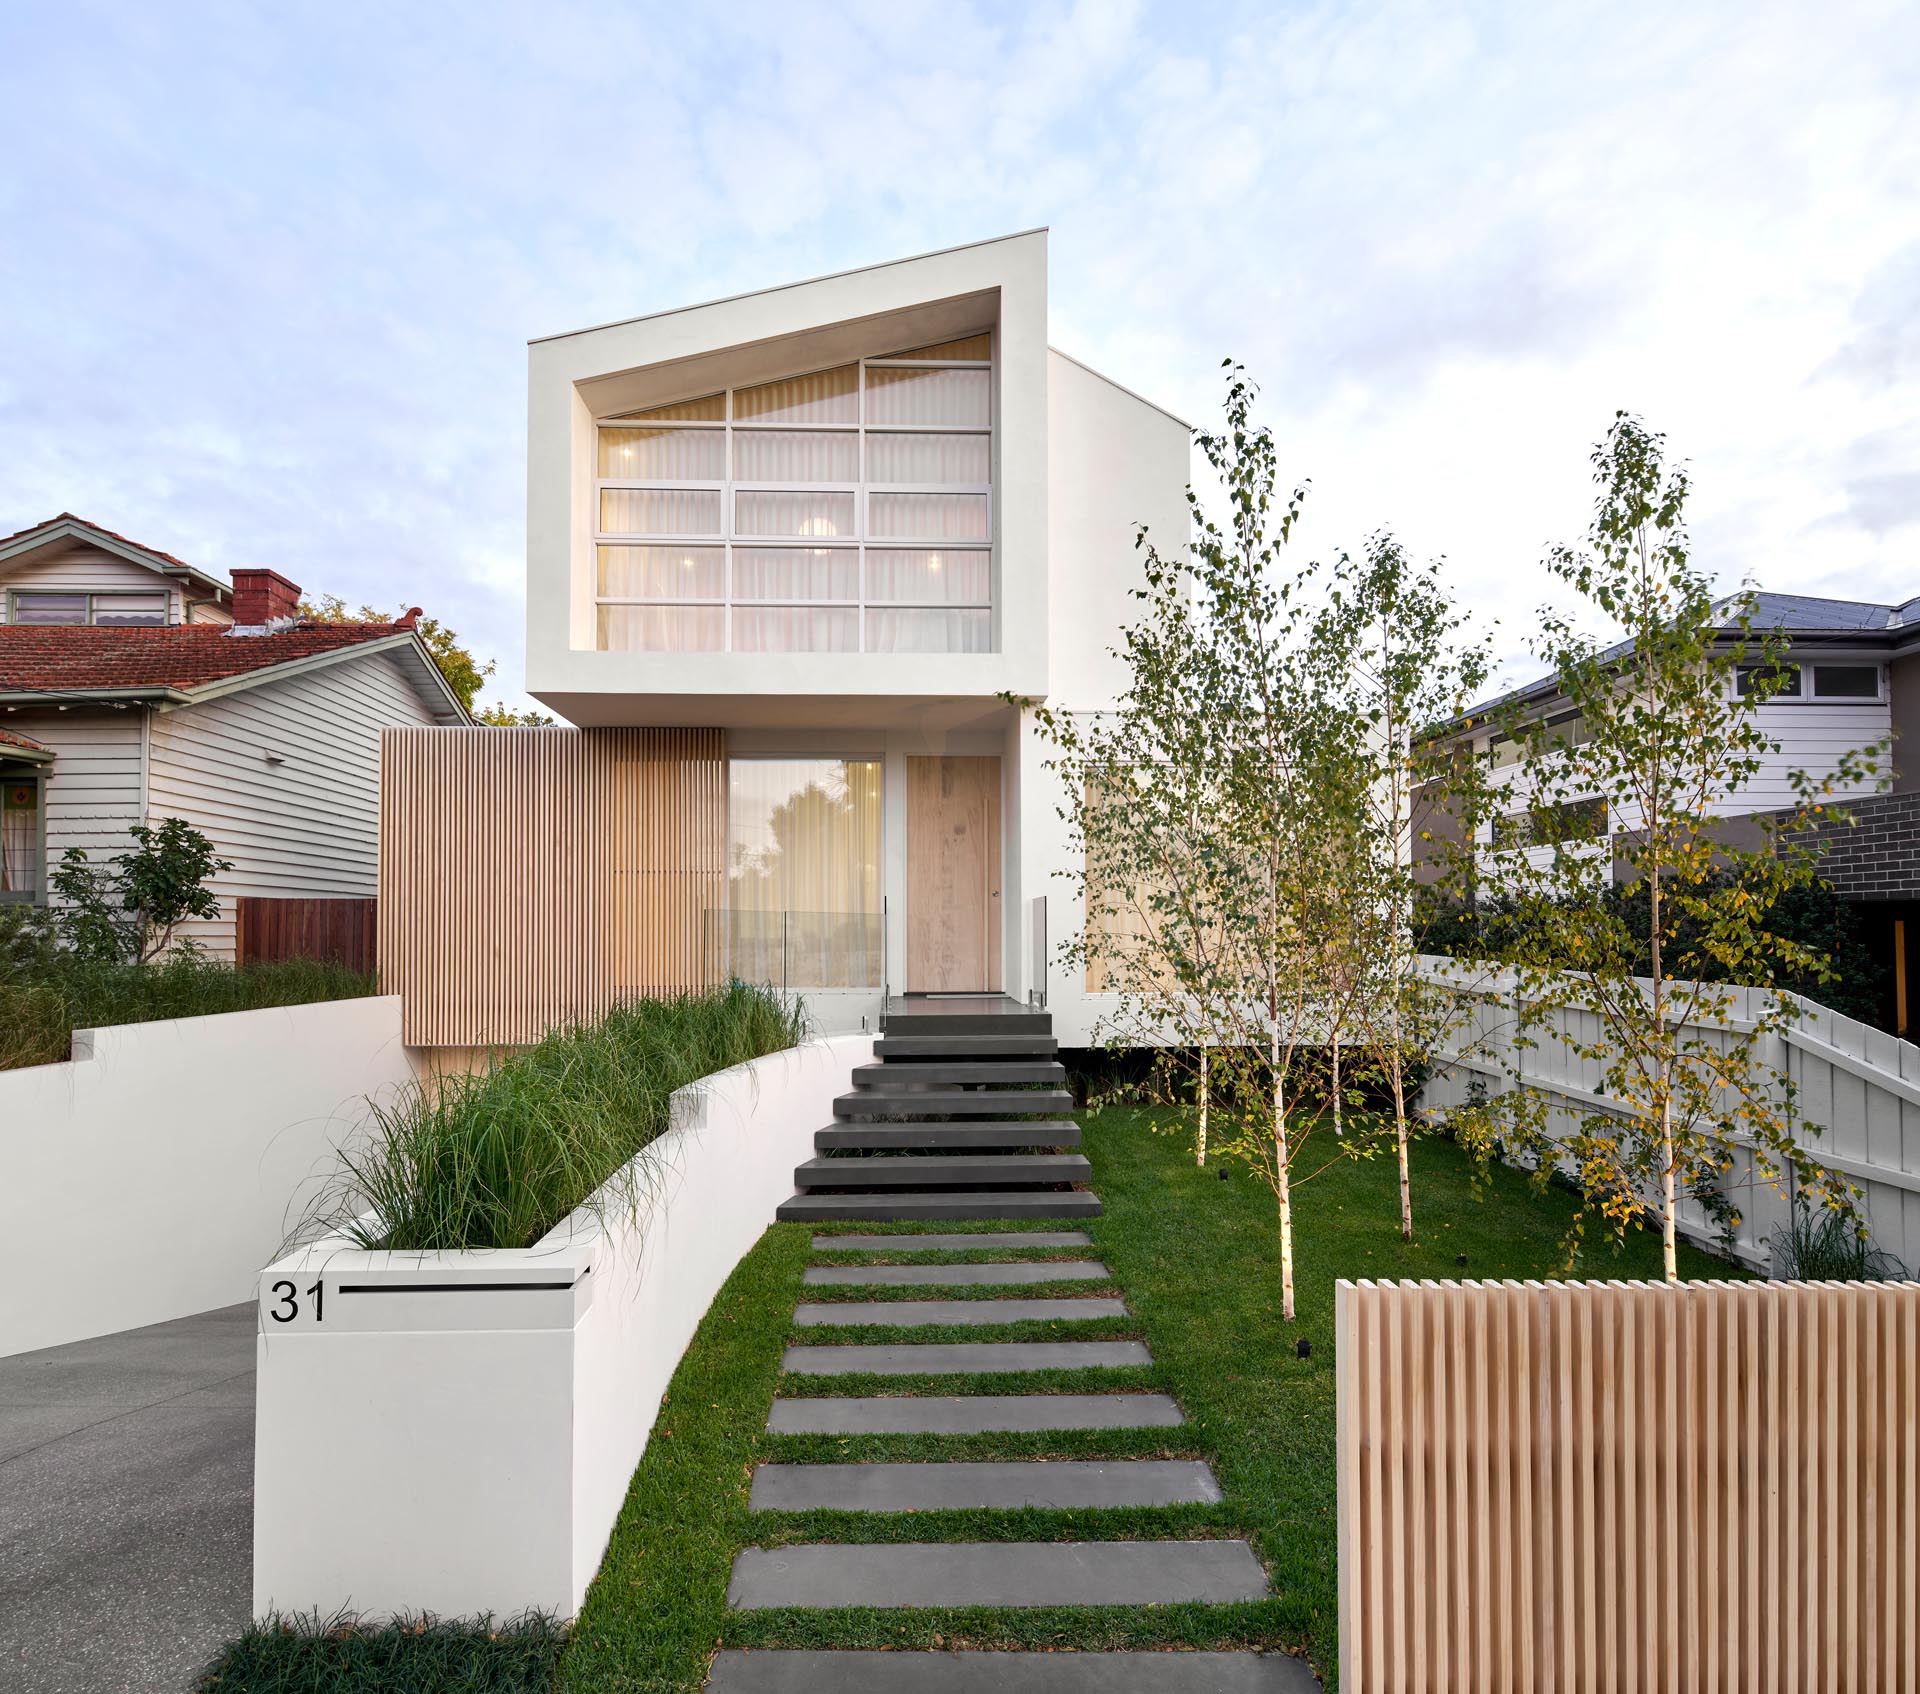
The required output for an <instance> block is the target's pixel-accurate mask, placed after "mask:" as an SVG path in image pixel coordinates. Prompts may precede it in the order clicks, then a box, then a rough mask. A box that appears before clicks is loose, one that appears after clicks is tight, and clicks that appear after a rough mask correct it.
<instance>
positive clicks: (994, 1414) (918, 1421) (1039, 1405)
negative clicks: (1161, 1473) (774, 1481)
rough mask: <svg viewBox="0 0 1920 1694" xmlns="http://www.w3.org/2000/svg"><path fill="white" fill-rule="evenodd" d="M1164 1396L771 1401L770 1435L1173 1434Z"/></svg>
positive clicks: (1175, 1416) (1171, 1408) (1172, 1409)
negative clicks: (1149, 1431) (1123, 1431)
mask: <svg viewBox="0 0 1920 1694" xmlns="http://www.w3.org/2000/svg"><path fill="white" fill-rule="evenodd" d="M1185 1422H1186V1419H1185V1418H1184V1417H1182V1416H1181V1415H1180V1408H1179V1407H1178V1406H1177V1405H1175V1404H1174V1402H1173V1401H1172V1400H1171V1399H1170V1398H1169V1397H1168V1396H1167V1395H1165V1394H863V1395H860V1396H857V1397H842V1396H839V1395H833V1396H826V1395H822V1396H819V1397H817V1398H815V1397H805V1398H796V1399H785V1400H775V1401H774V1403H773V1410H772V1412H771V1413H770V1414H769V1416H768V1418H767V1430H768V1432H769V1433H770V1434H774V1435H985V1434H990V1433H993V1432H996V1431H1004V1430H1032V1429H1172V1428H1173V1427H1175V1426H1176V1425H1178V1424H1183V1423H1185Z"/></svg>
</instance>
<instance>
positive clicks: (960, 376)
mask: <svg viewBox="0 0 1920 1694" xmlns="http://www.w3.org/2000/svg"><path fill="white" fill-rule="evenodd" d="M992 375H993V373H992V372H991V371H902V370H889V369H887V368H886V367H885V366H881V367H879V368H878V369H870V370H869V371H868V372H867V423H868V426H869V427H881V426H885V425H887V424H946V425H953V424H963V425H968V424H970V425H975V426H978V427H981V428H984V427H985V426H986V425H987V423H988V422H989V421H991V416H992V407H993V400H992V385H991V382H990V379H991V377H992Z"/></svg>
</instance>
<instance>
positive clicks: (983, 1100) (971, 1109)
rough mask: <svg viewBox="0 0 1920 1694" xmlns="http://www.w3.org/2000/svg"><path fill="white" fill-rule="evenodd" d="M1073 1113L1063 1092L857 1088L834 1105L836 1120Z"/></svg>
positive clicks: (998, 1089)
mask: <svg viewBox="0 0 1920 1694" xmlns="http://www.w3.org/2000/svg"><path fill="white" fill-rule="evenodd" d="M1072 1110H1073V1096H1072V1095H1071V1094H1069V1093H1068V1092H1067V1091H1066V1090H1065V1089H1064V1088H915V1089H899V1090H883V1089H878V1088H857V1089H855V1090H854V1091H853V1092H852V1093H851V1094H841V1095H839V1096H837V1097H836V1098H835V1100H834V1102H833V1115H834V1116H835V1117H836V1118H885V1117H895V1118H899V1117H915V1118H943V1119H944V1118H1007V1117H1018V1116H1022V1115H1028V1114H1032V1115H1038V1114H1040V1113H1045V1114H1046V1115H1047V1116H1049V1117H1058V1116H1059V1115H1060V1114H1061V1113H1063V1112H1070V1111H1072Z"/></svg>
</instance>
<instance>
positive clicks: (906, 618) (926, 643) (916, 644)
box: [867, 609, 993, 653]
mask: <svg viewBox="0 0 1920 1694" xmlns="http://www.w3.org/2000/svg"><path fill="white" fill-rule="evenodd" d="M992 640H993V614H992V613H991V612H987V611H979V612H959V611H956V612H935V611H922V610H918V609H913V610H905V611H875V610H869V611H868V613H867V651H868V652H869V653H986V652H990V651H991V650H992V649H991V645H990V644H991V642H992Z"/></svg>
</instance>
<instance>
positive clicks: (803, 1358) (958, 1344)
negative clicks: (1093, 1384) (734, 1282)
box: [780, 1341, 1153, 1376]
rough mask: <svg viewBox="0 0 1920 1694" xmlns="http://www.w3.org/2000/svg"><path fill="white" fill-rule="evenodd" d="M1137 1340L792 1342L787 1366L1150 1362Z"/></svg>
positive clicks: (885, 1370) (943, 1367) (974, 1367)
mask: <svg viewBox="0 0 1920 1694" xmlns="http://www.w3.org/2000/svg"><path fill="white" fill-rule="evenodd" d="M1152 1363H1153V1355H1152V1354H1151V1353H1149V1352H1148V1351H1147V1349H1146V1347H1145V1345H1144V1344H1143V1343H1141V1342H1138V1341H898V1342H891V1343H885V1344H882V1345H877V1346H866V1345H858V1344H852V1345H842V1346H838V1347H809V1346H805V1345H795V1346H792V1347H789V1348H788V1349H787V1350H786V1353H785V1354H784V1355H783V1356H782V1358H781V1360H780V1368H781V1369H782V1370H787V1371H792V1372H793V1373H794V1375H796V1376H845V1375H846V1374H848V1373H849V1372H851V1371H860V1372H863V1373H866V1374H868V1375H874V1376H944V1375H951V1374H953V1373H955V1372H964V1371H1027V1370H1122V1369H1125V1368H1127V1367H1128V1366H1132V1365H1150V1364H1152Z"/></svg>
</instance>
